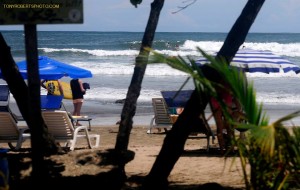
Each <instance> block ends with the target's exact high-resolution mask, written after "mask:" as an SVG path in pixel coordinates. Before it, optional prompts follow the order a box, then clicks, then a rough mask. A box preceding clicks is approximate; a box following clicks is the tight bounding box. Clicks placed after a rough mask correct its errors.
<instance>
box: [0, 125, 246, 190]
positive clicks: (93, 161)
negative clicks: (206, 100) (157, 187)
mask: <svg viewBox="0 0 300 190" xmlns="http://www.w3.org/2000/svg"><path fill="white" fill-rule="evenodd" d="M146 131H147V126H134V127H133V129H132V131H131V135H130V142H129V150H131V151H133V152H134V153H135V157H134V159H133V160H132V161H130V162H129V163H128V164H127V165H126V174H127V177H128V178H127V180H126V185H125V186H124V187H123V188H122V189H138V187H140V185H141V183H142V181H143V179H144V177H145V176H146V175H147V174H148V172H149V171H150V169H151V167H152V165H153V163H154V161H155V159H156V156H157V155H158V153H159V151H160V148H161V145H162V143H163V140H164V137H165V134H164V133H158V132H156V130H155V131H154V132H155V133H153V134H146ZM117 132H118V126H116V125H112V126H105V127H103V126H93V128H92V130H91V131H90V133H96V134H100V135H101V142H100V147H98V148H94V149H88V148H87V145H86V142H84V141H80V142H79V144H78V145H77V147H76V149H75V150H74V151H72V152H68V153H67V154H62V155H54V156H51V160H52V161H53V163H56V165H57V166H60V167H61V166H62V165H63V169H62V171H61V172H60V174H59V175H58V176H59V177H57V178H55V177H54V179H59V181H60V182H62V181H64V180H67V179H68V180H70V179H76V178H79V179H81V178H80V177H83V176H85V177H87V176H90V177H92V178H96V177H97V176H102V177H101V179H98V180H97V182H95V181H94V182H93V183H91V182H89V183H88V184H85V187H92V185H97V184H98V185H99V180H100V182H101V181H103V180H104V179H106V178H103V176H106V175H108V176H110V175H109V173H110V172H112V171H113V168H114V166H113V165H111V164H109V163H107V162H106V161H105V155H106V153H107V152H108V151H109V150H110V149H113V148H114V145H115V141H116V135H117ZM200 136H201V135H200V134H199V137H200ZM28 143H29V142H25V143H24V146H23V149H22V150H21V151H19V152H18V154H16V153H15V152H9V164H10V166H11V171H10V172H11V176H12V180H11V182H12V183H13V182H18V183H17V184H15V185H16V186H15V185H13V184H12V188H11V189H17V187H18V186H19V185H21V184H22V186H24V185H26V183H25V180H24V181H22V179H26V178H24V177H26V176H28V174H29V171H30V167H29V168H28V165H27V164H28V162H29V160H30V159H29V158H28V154H27V153H28V151H29V150H30V149H28V148H29V144H28ZM217 145H218V144H217V141H215V144H211V152H206V140H205V139H202V138H198V137H195V136H193V137H191V138H189V139H188V140H187V142H186V145H185V152H184V153H183V155H182V156H181V157H180V159H179V160H178V162H177V163H176V165H175V166H174V169H173V170H172V173H171V175H170V176H169V182H170V189H199V187H200V185H203V184H207V183H218V184H220V185H222V186H223V187H228V188H229V189H230V188H231V189H244V184H243V176H242V171H241V167H240V163H239V159H235V160H234V158H235V157H228V158H227V159H226V160H225V158H224V157H222V156H220V155H219V154H217V153H216V152H214V151H212V150H213V149H214V148H216V147H217ZM1 146H2V147H3V146H4V147H5V146H7V145H6V144H3V143H2V144H1ZM20 153H21V154H20ZM17 155H20V156H22V159H19V160H18V159H16V156H17ZM16 161H18V162H19V163H15V162H16ZM20 164H21V165H20ZM17 165H20V167H21V166H25V165H26V166H27V167H22V169H21V176H19V177H18V175H19V174H16V171H17V170H16V171H15V170H14V169H15V167H13V166H17ZM24 168H25V169H24ZM19 169H20V168H19ZM60 175H61V176H60ZM16 177H18V178H19V179H17V178H16ZM106 177H107V176H106ZM54 179H53V180H54ZM19 180H20V181H19ZM81 180H82V179H81ZM103 183H108V182H105V181H104V182H103ZM27 185H28V184H27ZM107 185H109V183H108V184H107ZM111 185H112V184H111ZM74 186H75V185H74ZM74 189H78V186H76V187H74ZM108 189H111V188H108Z"/></svg>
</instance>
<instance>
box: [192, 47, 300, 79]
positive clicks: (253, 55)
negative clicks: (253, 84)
mask: <svg viewBox="0 0 300 190" xmlns="http://www.w3.org/2000/svg"><path fill="white" fill-rule="evenodd" d="M206 62H207V60H206V59H205V58H202V59H199V60H197V61H196V63H198V64H204V63H206ZM230 65H231V66H233V67H237V68H240V69H242V70H243V71H244V72H250V73H254V72H262V73H277V72H280V71H283V72H284V73H286V72H290V71H292V72H295V73H299V72H300V67H299V66H298V65H296V64H294V63H292V62H290V61H289V60H287V59H284V58H283V57H281V56H279V55H275V54H273V53H272V52H270V51H259V50H252V49H240V50H239V51H238V52H237V53H236V54H235V57H234V58H233V60H232V62H231V63H230Z"/></svg>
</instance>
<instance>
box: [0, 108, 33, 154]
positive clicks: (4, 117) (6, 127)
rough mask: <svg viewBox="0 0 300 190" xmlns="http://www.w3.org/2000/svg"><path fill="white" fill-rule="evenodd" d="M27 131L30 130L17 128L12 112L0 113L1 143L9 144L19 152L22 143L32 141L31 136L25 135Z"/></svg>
mask: <svg viewBox="0 0 300 190" xmlns="http://www.w3.org/2000/svg"><path fill="white" fill-rule="evenodd" d="M26 129H28V128H19V127H18V126H17V122H16V120H15V119H14V118H13V116H12V114H11V113H10V112H0V142H2V143H8V145H9V147H10V148H11V149H12V150H19V149H20V148H21V147H22V143H23V142H24V141H25V140H27V139H30V134H29V133H24V131H25V130H26ZM13 143H16V145H14V144H13Z"/></svg>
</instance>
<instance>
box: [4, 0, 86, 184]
mask: <svg viewBox="0 0 300 190" xmlns="http://www.w3.org/2000/svg"><path fill="white" fill-rule="evenodd" d="M79 23H83V0H1V1H0V25H16V24H22V25H24V33H25V50H26V60H27V71H28V89H29V90H28V92H29V95H28V97H29V100H28V101H29V102H28V109H27V110H28V112H29V115H30V117H29V118H28V121H26V122H27V123H28V125H29V127H30V129H32V130H31V146H32V152H33V153H34V154H33V158H32V160H35V161H33V162H32V164H33V167H32V168H33V172H32V173H33V176H35V177H37V178H39V177H40V178H41V179H43V178H42V176H41V175H40V174H42V173H41V172H42V171H41V170H43V169H40V170H39V167H40V164H41V163H42V162H43V156H44V154H43V153H42V152H41V150H43V148H44V147H43V145H42V144H43V143H41V142H43V127H42V126H41V125H42V124H43V121H42V117H41V101H40V77H39V66H38V51H37V47H38V44H37V31H36V25H37V24H79ZM39 115H40V117H37V116H39Z"/></svg>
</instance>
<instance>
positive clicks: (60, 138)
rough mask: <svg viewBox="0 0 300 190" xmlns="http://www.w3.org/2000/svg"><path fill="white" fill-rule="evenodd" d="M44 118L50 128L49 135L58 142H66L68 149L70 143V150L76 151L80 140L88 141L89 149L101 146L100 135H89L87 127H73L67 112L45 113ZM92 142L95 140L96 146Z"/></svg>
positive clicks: (43, 113)
mask: <svg viewBox="0 0 300 190" xmlns="http://www.w3.org/2000/svg"><path fill="white" fill-rule="evenodd" d="M42 116H43V118H44V121H45V124H46V125H47V127H48V130H49V133H51V134H52V135H53V137H54V139H55V141H57V142H65V143H66V147H68V145H69V143H70V144H71V145H70V150H71V151H72V150H74V148H75V145H76V142H77V140H78V138H84V139H86V140H87V143H88V146H89V148H95V147H98V146H99V144H100V135H99V134H89V132H88V128H87V126H76V127H74V126H73V123H72V121H71V119H70V118H69V116H68V113H67V112H66V111H61V110H55V111H49V110H48V111H43V112H42ZM91 140H95V144H94V145H92V142H91Z"/></svg>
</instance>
